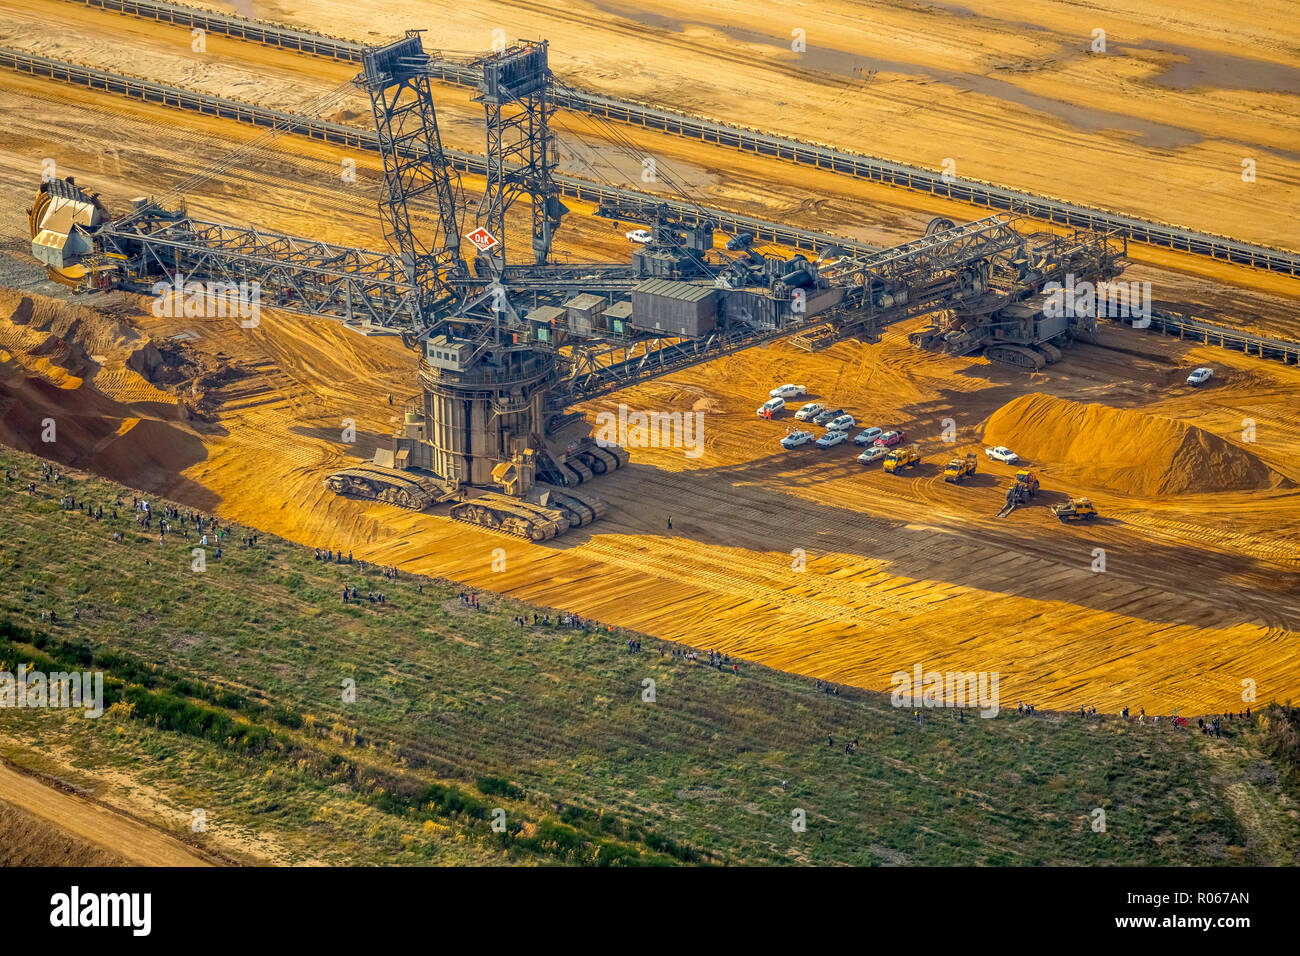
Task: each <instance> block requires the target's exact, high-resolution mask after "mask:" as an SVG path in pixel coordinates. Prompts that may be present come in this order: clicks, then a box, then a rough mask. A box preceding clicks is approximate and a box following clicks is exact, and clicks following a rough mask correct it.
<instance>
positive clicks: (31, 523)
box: [0, 451, 1300, 864]
mask: <svg viewBox="0 0 1300 956" xmlns="http://www.w3.org/2000/svg"><path fill="white" fill-rule="evenodd" d="M0 467H3V469H5V470H6V471H7V470H9V469H15V470H16V478H15V480H14V481H12V482H4V483H3V484H2V485H0V580H3V581H4V582H5V583H4V585H3V588H0V622H2V627H0V662H3V663H4V666H5V667H7V668H8V669H10V670H13V669H14V668H15V667H16V666H17V663H20V662H30V663H33V664H34V665H36V666H37V667H39V668H41V669H44V670H47V671H57V670H69V669H71V668H72V667H80V668H81V669H98V670H103V671H105V672H106V674H107V684H108V699H109V701H110V702H111V703H112V707H111V708H110V710H109V712H108V713H107V714H106V715H105V716H104V717H103V718H101V719H99V720H86V719H83V718H82V717H80V716H78V715H75V714H71V713H68V712H66V711H50V710H46V711H40V710H5V711H3V712H0V756H4V757H6V758H7V759H9V760H10V761H12V762H13V763H15V764H18V765H20V766H23V767H25V768H27V769H30V770H32V771H34V772H38V773H43V774H45V775H47V776H57V777H59V778H60V779H63V780H66V781H70V782H72V783H74V784H77V785H79V786H84V787H86V788H88V789H90V790H93V791H94V793H95V796H96V797H97V798H98V799H100V800H102V801H105V802H107V803H112V804H115V805H119V806H122V807H125V808H129V809H130V810H131V812H132V813H133V814H134V815H136V816H137V817H140V818H143V819H148V820H151V821H152V822H154V823H156V824H157V825H158V826H160V827H162V828H163V829H165V830H167V831H169V832H172V833H174V834H177V835H182V836H183V837H184V838H185V839H187V840H189V841H190V842H192V843H195V844H197V845H199V846H201V847H203V848H205V849H207V850H208V851H210V852H212V853H214V854H217V855H219V856H221V857H224V858H226V859H228V860H230V861H233V862H262V861H264V862H272V863H290V862H321V863H361V864H389V863H441V864H452V863H461V864H468V863H517V864H550V863H604V864H631V863H638V864H640V863H648V864H680V863H691V864H694V863H699V864H766V863H795V864H799V863H803V864H808V863H812V864H887V863H913V864H958V863H974V864H1060V863H1091V864H1106V863H1116V864H1132V863H1149V864H1214V863H1228V864H1230V863H1243V864H1266V863H1294V862H1296V859H1295V853H1296V846H1297V845H1298V842H1300V841H1298V840H1297V829H1298V828H1297V822H1296V817H1297V814H1296V812H1295V810H1294V801H1293V800H1291V799H1290V798H1289V797H1288V795H1287V793H1286V792H1285V790H1284V789H1283V788H1282V784H1281V783H1280V782H1279V781H1281V780H1282V779H1284V778H1285V776H1286V774H1285V773H1284V768H1279V767H1275V766H1274V765H1273V763H1271V762H1270V760H1271V758H1269V757H1266V756H1265V755H1264V753H1263V750H1262V749H1261V742H1260V737H1259V733H1258V730H1257V729H1256V727H1255V725H1254V724H1253V723H1251V724H1248V723H1247V722H1245V721H1233V722H1227V724H1226V726H1227V734H1226V736H1225V737H1224V738H1222V739H1211V738H1205V737H1202V736H1201V735H1200V734H1197V733H1195V732H1194V731H1195V726H1194V725H1193V730H1192V732H1178V731H1174V730H1172V729H1170V728H1168V726H1167V724H1165V725H1161V726H1159V727H1152V726H1150V725H1143V726H1138V725H1137V724H1136V722H1126V721H1122V720H1117V719H1101V718H1097V719H1082V718H1080V717H1078V716H1077V715H1057V714H1040V715H1038V716H1034V717H1021V716H1019V715H1018V714H1017V713H1016V710H1015V707H1014V702H1011V706H1008V702H1006V701H1003V711H1002V714H1001V715H1000V716H999V717H997V718H996V719H992V720H983V719H980V718H978V717H977V716H975V715H974V714H973V713H971V712H969V711H968V712H967V713H966V719H965V721H964V722H962V721H960V720H958V719H957V716H956V714H955V713H954V712H952V711H943V710H933V711H928V712H926V713H925V715H924V721H923V722H917V721H916V720H914V718H913V715H912V712H911V711H910V710H902V709H896V708H894V707H892V706H891V705H890V701H889V699H888V697H887V696H885V695H879V694H866V693H862V692H858V691H853V690H850V689H848V688H841V689H840V692H839V693H838V694H832V693H827V692H825V690H823V689H819V688H818V687H817V685H816V684H815V683H814V682H813V681H809V680H806V679H803V678H798V677H794V676H791V675H787V674H783V673H780V672H776V671H771V670H766V669H763V668H760V667H756V666H751V665H748V664H741V665H740V673H739V675H735V674H733V673H731V671H730V670H729V669H728V670H726V671H720V670H718V669H715V668H711V667H708V666H706V665H705V664H704V663H703V661H702V660H701V662H699V663H694V662H688V661H684V660H681V659H678V658H675V657H673V656H672V654H671V648H669V647H668V646H666V645H665V648H664V649H665V651H666V652H667V653H665V654H664V655H663V656H661V654H660V646H659V644H658V643H657V642H652V641H650V640H648V639H646V640H645V641H644V647H643V650H642V651H641V652H640V653H632V652H629V651H628V648H627V638H628V636H629V635H627V634H625V633H623V632H621V631H618V630H617V629H616V630H613V631H610V630H608V629H605V628H603V627H599V628H597V627H594V626H593V627H589V628H587V629H575V628H564V627H558V626H555V625H554V623H552V625H551V626H546V625H538V626H533V625H532V623H531V622H532V616H533V614H534V613H540V614H543V615H544V614H547V613H549V614H550V616H551V620H552V622H554V621H555V620H556V616H557V615H556V612H555V611H554V610H550V611H547V610H543V609H539V608H530V607H525V606H524V605H521V604H517V603H514V602H507V601H502V600H498V599H496V598H494V597H492V596H490V595H481V596H480V597H481V605H482V607H481V609H480V610H474V609H472V608H470V607H468V606H466V605H465V604H464V603H463V602H462V601H461V600H460V598H459V588H458V587H457V586H455V585H453V584H450V583H448V582H438V581H433V580H429V579H421V580H416V579H410V578H408V577H406V576H403V577H402V578H401V579H400V580H396V581H394V580H391V579H386V578H384V577H383V576H382V575H381V574H380V573H379V572H378V570H376V569H367V570H362V569H361V568H359V567H358V566H356V565H353V566H349V565H346V564H344V565H340V564H333V563H330V564H325V563H322V562H319V561H316V560H314V558H313V553H312V551H311V550H310V549H304V548H301V547H298V546H295V545H292V544H289V543H286V542H283V541H280V540H278V539H274V538H271V537H269V536H262V537H261V538H260V539H259V541H258V543H257V545H256V547H253V548H250V547H247V546H245V545H243V544H242V543H241V541H242V539H243V538H244V537H246V536H247V535H248V534H249V533H250V532H249V531H248V530H247V529H240V528H230V529H229V536H228V537H227V539H226V540H225V542H224V544H223V552H224V553H223V556H222V557H221V558H220V559H219V560H218V559H216V558H215V548H214V547H212V546H209V547H208V548H207V549H206V555H205V557H206V570H205V571H201V572H198V571H194V570H191V566H192V555H191V549H192V548H194V547H196V546H198V540H197V537H196V535H195V534H194V533H193V532H191V536H190V538H189V539H188V540H186V539H184V538H182V537H181V535H180V534H179V533H173V534H169V535H168V536H167V540H166V543H165V544H164V545H161V546H160V545H159V544H158V536H157V531H156V522H155V530H153V531H151V532H148V533H146V532H144V531H143V530H141V529H139V528H138V527H137V525H136V523H135V521H134V516H133V514H132V492H130V491H129V490H126V489H123V488H121V487H120V486H117V485H114V484H112V483H110V482H106V481H103V480H100V479H98V478H94V477H89V476H85V475H74V476H71V477H68V476H65V477H64V480H63V481H61V482H58V483H53V482H51V483H46V482H44V481H42V480H41V477H40V463H39V459H35V458H32V457H30V456H26V455H21V454H18V453H14V452H9V451H3V452H0ZM33 480H34V481H36V482H37V493H36V495H35V496H32V495H29V494H28V492H27V490H26V488H27V482H28V481H33ZM64 495H72V496H75V497H76V499H77V500H78V502H81V501H85V502H86V503H87V505H88V507H90V508H91V509H92V510H93V508H94V506H97V505H101V504H102V505H103V506H104V508H105V512H104V513H105V517H104V519H103V520H95V519H94V518H93V517H90V516H88V515H87V514H83V513H82V512H81V511H80V510H77V511H65V510H63V509H62V508H61V506H60V504H59V499H60V497H62V496H64ZM117 502H120V504H115V503H117ZM154 504H155V513H156V514H157V513H159V506H158V503H156V502H155V503H154ZM114 506H116V507H117V509H118V514H119V518H118V519H117V520H116V521H114V520H112V519H111V517H109V515H110V514H111V510H112V508H113V507H114ZM115 531H120V532H122V534H123V536H124V540H123V541H121V542H117V541H114V540H113V533H114V532H115ZM345 583H346V584H349V585H352V584H355V585H356V586H357V587H358V588H359V590H360V592H361V595H362V598H361V601H360V603H358V604H346V605H345V604H344V603H343V602H342V601H341V599H340V591H341V588H342V587H343V585H344V584H345ZM421 587H422V588H423V593H420V588H421ZM369 590H374V591H383V592H384V594H385V596H386V598H387V601H386V602H385V603H383V604H372V603H370V602H369V601H367V600H366V599H365V594H366V592H367V591H369ZM42 611H45V612H51V611H52V612H54V613H55V614H56V615H57V617H56V619H54V620H53V621H50V620H44V621H43V620H42V616H41V612H42ZM516 616H523V617H524V618H525V619H526V621H527V624H526V626H523V627H521V626H520V625H519V624H517V623H516V621H515V618H516ZM700 656H701V659H703V658H704V657H705V654H704V652H703V650H701V655H700ZM0 669H4V668H0ZM647 679H650V680H653V681H654V682H655V692H656V693H655V697H656V699H655V701H654V702H646V701H644V700H643V687H644V684H643V682H644V681H646V680H647ZM346 680H352V681H355V687H356V700H355V702H352V703H346V702H344V699H343V698H344V693H343V684H344V682H345V681H346ZM828 734H830V735H832V736H833V737H834V739H835V744H834V745H830V744H829V743H828V739H827V736H828ZM855 738H856V739H857V740H858V747H857V751H856V753H855V754H853V755H849V754H846V753H845V750H844V743H845V741H847V740H852V739H855ZM498 808H499V809H500V810H502V811H504V829H505V832H496V831H495V830H494V829H493V821H494V819H500V815H499V814H494V811H495V810H497V809H498ZM1098 808H1100V809H1104V810H1105V812H1106V826H1105V830H1104V832H1096V831H1095V830H1094V829H1093V825H1092V821H1093V819H1094V810H1096V809H1098ZM196 809H201V810H202V811H203V815H204V818H205V820H206V830H205V831H204V832H200V833H192V832H190V823H191V820H192V819H193V818H194V816H193V812H194V811H195V810H196ZM796 811H803V812H804V814H805V815H806V820H807V826H806V830H805V831H804V832H796V830H795V828H794V827H793V826H792V821H793V820H794V819H795V813H796Z"/></svg>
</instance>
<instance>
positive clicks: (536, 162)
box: [475, 40, 567, 275]
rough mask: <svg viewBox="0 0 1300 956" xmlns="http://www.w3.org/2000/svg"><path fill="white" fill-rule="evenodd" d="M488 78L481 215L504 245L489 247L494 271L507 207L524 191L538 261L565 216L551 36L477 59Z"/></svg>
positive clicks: (483, 96) (501, 256)
mask: <svg viewBox="0 0 1300 956" xmlns="http://www.w3.org/2000/svg"><path fill="white" fill-rule="evenodd" d="M475 67H476V68H477V69H480V70H481V71H482V80H481V82H480V83H479V87H478V94H479V95H478V96H477V97H475V98H476V99H477V100H479V101H480V102H481V103H482V104H483V109H484V112H485V118H486V125H487V190H486V192H485V193H484V197H483V203H482V205H481V206H480V207H479V221H480V223H482V224H483V225H485V226H486V227H487V230H488V231H489V232H490V233H492V235H493V237H494V238H496V239H497V241H498V243H499V245H497V246H496V247H494V248H493V249H491V250H490V251H489V252H487V253H486V258H487V259H488V261H490V262H491V263H492V270H493V272H494V274H497V275H499V274H500V272H501V270H502V268H503V267H504V266H505V241H506V210H507V209H509V208H510V206H511V205H512V204H513V203H514V201H515V200H516V199H518V198H519V197H520V196H522V195H527V196H528V197H529V199H530V200H531V203H532V235H533V261H534V262H536V263H538V264H539V265H540V264H542V263H545V262H546V260H547V258H548V257H549V255H550V251H551V242H552V240H553V238H554V234H555V230H556V228H557V227H558V226H559V224H560V217H561V216H562V215H563V214H564V213H565V212H566V211H567V210H565V208H564V206H563V205H562V204H561V203H560V201H559V192H558V190H557V188H556V185H555V180H554V173H555V167H556V161H555V158H554V156H553V152H554V151H553V149H552V140H551V114H552V113H554V112H555V95H554V83H555V80H554V77H553V76H552V74H551V69H550V65H549V63H548V59H547V43H546V41H545V40H541V41H538V42H536V43H519V44H516V45H514V46H511V47H508V48H506V49H505V50H502V51H500V52H498V53H494V54H492V55H491V56H487V57H484V58H482V59H480V60H477V61H475Z"/></svg>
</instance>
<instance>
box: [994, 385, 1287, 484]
mask: <svg viewBox="0 0 1300 956" xmlns="http://www.w3.org/2000/svg"><path fill="white" fill-rule="evenodd" d="M984 441H985V443H986V444H987V445H1006V446H1008V447H1010V448H1012V449H1013V450H1014V451H1016V452H1017V454H1019V455H1020V456H1021V457H1022V458H1023V459H1025V462H1024V464H1028V465H1032V463H1033V462H1034V461H1049V462H1055V463H1057V464H1060V465H1062V466H1064V467H1065V468H1067V469H1069V471H1070V473H1071V474H1073V475H1074V476H1075V477H1077V478H1078V479H1079V480H1080V481H1083V482H1086V483H1087V484H1090V485H1096V486H1099V487H1102V488H1110V489H1112V490H1114V491H1120V492H1124V493H1126V494H1131V495H1181V494H1188V493H1191V492H1215V491H1248V490H1252V489H1258V488H1275V487H1278V486H1286V487H1290V486H1291V485H1290V482H1289V481H1288V480H1287V479H1286V478H1284V477H1283V476H1281V475H1279V474H1277V472H1275V471H1272V470H1271V469H1270V468H1269V467H1268V466H1267V465H1265V464H1264V463H1263V462H1262V461H1260V460H1259V459H1258V458H1256V457H1255V456H1254V455H1252V454H1251V453H1250V452H1248V451H1246V450H1245V449H1243V448H1241V447H1239V446H1237V445H1234V444H1232V443H1231V442H1228V441H1225V440H1224V439H1222V438H1220V437H1219V436H1217V435H1212V434H1210V433H1209V432H1207V431H1205V430H1204V429H1201V428H1197V427H1196V426H1194V425H1187V424H1185V423H1184V422H1179V421H1175V420H1174V419H1172V418H1165V417H1163V416H1160V415H1148V414H1146V413H1144V412H1140V411H1136V410H1133V409H1120V408H1110V407H1108V406H1106V405H1096V404H1085V403H1083V402H1071V401H1067V400H1065V399H1061V398H1056V397H1055V396H1052V395H1043V394H1041V393H1032V394H1029V395H1022V396H1020V397H1019V398H1017V399H1015V400H1013V401H1011V402H1008V403H1007V404H1006V405H1004V406H1002V407H1001V408H999V409H998V410H997V411H996V412H994V413H993V415H992V416H991V417H990V418H989V420H988V423H987V424H986V425H985V426H984Z"/></svg>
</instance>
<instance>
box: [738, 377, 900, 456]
mask: <svg viewBox="0 0 1300 956" xmlns="http://www.w3.org/2000/svg"><path fill="white" fill-rule="evenodd" d="M807 394H808V389H807V387H806V386H804V385H795V384H793V383H791V384H787V385H779V386H777V387H776V388H774V389H772V390H771V391H770V392H769V393H768V396H769V397H768V400H767V401H766V402H764V403H763V404H762V405H760V406H759V407H758V415H759V417H761V418H772V417H774V416H775V415H776V414H777V413H779V412H782V411H784V410H785V409H786V408H787V405H786V399H788V398H796V397H799V396H803V395H807ZM794 418H795V420H796V421H799V422H810V423H812V424H814V425H822V426H824V427H825V428H826V434H825V435H823V436H821V437H820V438H818V437H816V436H815V435H814V434H813V433H812V432H811V431H808V430H807V429H803V428H798V429H795V430H793V431H791V432H790V433H788V434H787V435H786V436H785V437H784V438H782V439H781V447H782V448H784V449H786V450H790V449H794V448H799V447H802V446H803V445H808V444H815V445H817V447H818V448H834V447H835V446H836V445H842V444H845V443H846V442H848V441H849V440H850V432H851V431H852V429H854V428H856V427H857V425H858V422H857V420H856V419H855V418H854V417H853V415H851V414H850V413H849V412H847V411H845V410H844V409H843V408H841V407H840V406H838V405H834V404H829V403H826V402H805V403H804V404H803V405H802V406H801V407H800V408H799V409H797V410H796V411H795V413H794ZM906 440H907V432H905V431H903V430H902V429H901V428H898V429H892V430H889V431H886V430H885V429H884V428H881V427H879V426H876V425H872V426H869V427H867V428H864V429H862V430H861V431H860V432H858V433H857V434H856V435H854V436H852V441H853V444H855V445H858V446H861V447H863V448H864V449H865V450H864V451H863V452H862V453H861V454H860V455H858V461H860V462H862V463H863V464H870V463H871V462H875V461H881V460H883V459H884V458H885V457H886V456H887V455H888V454H889V449H890V448H892V447H894V446H895V445H898V444H900V443H901V442H904V441H906Z"/></svg>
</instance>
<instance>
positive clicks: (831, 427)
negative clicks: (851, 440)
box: [826, 415, 855, 432]
mask: <svg viewBox="0 0 1300 956" xmlns="http://www.w3.org/2000/svg"><path fill="white" fill-rule="evenodd" d="M854 424H855V423H854V421H853V416H852V415H840V416H839V417H838V418H832V419H831V420H830V421H828V422H827V423H826V430H827V431H828V432H846V431H848V430H849V429H850V428H852V427H853V425H854Z"/></svg>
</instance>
